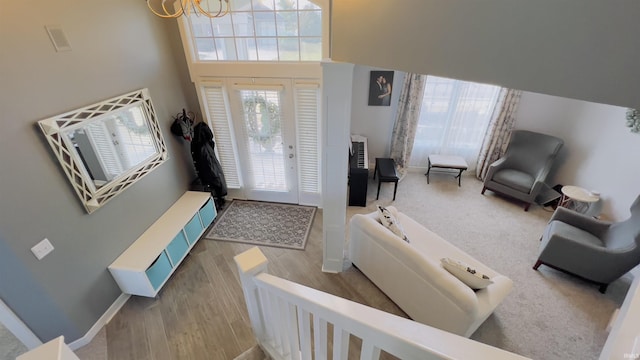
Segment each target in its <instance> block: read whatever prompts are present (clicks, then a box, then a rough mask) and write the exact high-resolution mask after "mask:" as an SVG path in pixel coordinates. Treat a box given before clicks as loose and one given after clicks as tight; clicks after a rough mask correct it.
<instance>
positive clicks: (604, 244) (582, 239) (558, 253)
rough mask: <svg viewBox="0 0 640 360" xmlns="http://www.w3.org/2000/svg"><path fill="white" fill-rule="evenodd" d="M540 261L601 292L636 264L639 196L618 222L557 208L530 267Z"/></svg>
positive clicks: (638, 255) (639, 234) (639, 249)
mask: <svg viewBox="0 0 640 360" xmlns="http://www.w3.org/2000/svg"><path fill="white" fill-rule="evenodd" d="M543 264H544V265H547V266H549V267H552V268H555V269H558V270H562V271H565V272H568V273H571V274H574V275H577V276H580V277H582V278H584V279H587V280H591V281H594V282H596V283H598V284H600V292H601V293H604V292H605V291H606V290H607V286H608V285H609V283H611V282H612V281H614V280H616V279H617V278H619V277H620V276H622V275H624V274H625V273H626V272H628V271H629V270H631V269H633V268H634V267H635V266H636V265H638V264H640V196H638V198H636V200H635V201H634V202H633V204H632V205H631V217H629V218H628V219H627V220H625V221H622V222H618V223H610V222H605V221H600V220H596V219H594V218H592V217H590V216H588V215H584V214H580V213H577V212H575V211H572V210H568V209H566V208H563V207H559V208H557V209H556V211H555V212H554V213H553V215H552V216H551V219H550V220H549V223H548V224H547V227H546V229H545V231H544V234H543V235H542V243H541V244H540V255H539V256H538V261H537V262H536V264H535V265H534V266H533V269H534V270H537V269H538V267H540V265H543Z"/></svg>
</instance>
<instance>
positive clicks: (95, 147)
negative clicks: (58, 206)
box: [38, 89, 168, 213]
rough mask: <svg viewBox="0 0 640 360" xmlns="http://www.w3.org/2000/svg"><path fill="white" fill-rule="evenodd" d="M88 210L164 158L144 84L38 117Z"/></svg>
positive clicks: (156, 125) (118, 191)
mask: <svg viewBox="0 0 640 360" xmlns="http://www.w3.org/2000/svg"><path fill="white" fill-rule="evenodd" d="M38 125H39V126H40V129H41V130H42V132H43V133H44V135H45V136H46V138H47V141H48V142H49V145H50V146H51V149H52V150H53V152H54V154H55V155H56V157H57V158H58V161H59V162H60V165H61V166H62V169H63V170H64V172H65V174H66V175H67V178H68V179H69V181H70V182H71V185H72V186H73V188H74V189H75V191H76V194H77V195H78V197H79V198H80V201H81V202H82V204H83V205H84V207H85V209H86V210H87V212H88V213H92V212H94V211H95V210H97V209H99V208H100V207H101V206H102V205H104V204H105V203H106V202H107V201H109V200H110V199H112V198H113V197H115V196H116V195H118V194H120V193H121V192H123V191H124V190H126V189H127V188H128V187H129V186H131V185H133V184H134V183H135V182H136V181H138V180H140V179H141V178H142V177H143V176H144V175H146V174H148V173H149V172H151V171H152V170H153V169H155V168H156V167H158V166H159V165H160V164H162V163H163V162H165V161H166V160H167V158H168V156H167V147H166V144H165V142H164V138H163V137H162V132H161V131H160V127H159V125H158V120H157V118H156V113H155V110H154V108H153V104H152V103H151V97H150V96H149V90H148V89H141V90H137V91H134V92H131V93H128V94H124V95H121V96H117V97H114V98H112V99H108V100H104V101H101V102H99V103H96V104H92V105H89V106H85V107H83V108H80V109H77V110H73V111H70V112H67V113H64V114H60V115H57V116H54V117H51V118H48V119H44V120H40V121H38Z"/></svg>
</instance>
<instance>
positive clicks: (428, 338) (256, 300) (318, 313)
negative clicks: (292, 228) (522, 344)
mask: <svg viewBox="0 0 640 360" xmlns="http://www.w3.org/2000/svg"><path fill="white" fill-rule="evenodd" d="M234 259H235V261H236V264H237V266H238V270H239V272H240V280H241V282H242V288H243V291H244V295H245V300H246V303H247V308H248V311H249V316H250V318H251V326H252V329H253V331H254V335H255V336H256V339H257V341H258V344H259V345H260V346H261V347H262V348H263V350H264V351H265V352H266V353H267V354H269V356H271V358H273V359H275V360H285V359H287V360H288V359H305V360H306V359H309V360H310V359H311V358H312V357H311V353H312V352H313V353H314V354H315V356H314V359H316V360H321V359H327V352H328V344H327V337H328V336H327V324H328V323H331V324H332V325H333V328H334V331H333V333H334V334H333V335H334V336H333V339H332V340H333V359H336V360H338V359H340V360H342V359H347V358H348V350H349V336H350V335H351V334H353V335H354V336H357V337H359V338H360V339H362V348H361V354H360V359H362V360H376V359H379V357H380V353H381V350H384V351H385V352H387V353H389V354H392V355H394V356H396V357H398V358H400V359H420V360H430V359H434V360H440V359H461V360H462V359H465V360H466V359H492V360H523V359H527V358H525V357H522V356H520V355H517V354H513V353H510V352H507V351H504V350H501V349H498V348H495V347H491V346H489V345H485V344H482V343H479V342H476V341H473V340H470V339H467V338H465V337H462V336H458V335H455V334H452V333H448V332H445V331H442V330H439V329H436V328H433V327H430V326H427V325H424V324H420V323H417V322H415V321H412V320H409V319H405V318H402V317H399V316H396V315H393V314H390V313H386V312H384V311H380V310H377V309H374V308H371V307H368V306H364V305H362V304H358V303H355V302H352V301H349V300H346V299H343V298H340V297H337V296H334V295H331V294H327V293H324V292H322V291H318V290H315V289H311V288H308V287H306V286H302V285H299V284H296V283H294V282H291V281H288V280H284V279H281V278H278V277H276V276H273V275H270V274H267V273H266V271H267V259H266V257H265V256H264V254H262V252H261V251H260V250H259V249H258V248H257V247H254V248H251V249H250V250H247V251H246V252H244V253H242V254H239V255H237V256H236V257H235V258H234ZM425 306H428V305H426V304H425ZM310 315H312V316H313V322H312V324H313V329H314V331H313V336H314V342H313V349H312V344H311V339H310V338H311V330H310V327H311V321H310V320H309V318H310Z"/></svg>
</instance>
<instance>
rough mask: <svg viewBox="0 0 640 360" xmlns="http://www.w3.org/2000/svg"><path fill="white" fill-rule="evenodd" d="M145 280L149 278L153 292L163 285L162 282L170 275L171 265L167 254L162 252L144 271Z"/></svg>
mask: <svg viewBox="0 0 640 360" xmlns="http://www.w3.org/2000/svg"><path fill="white" fill-rule="evenodd" d="M146 273H147V278H149V282H151V286H153V289H154V290H158V288H160V285H162V283H164V281H165V280H166V279H167V278H168V277H169V274H170V273H171V263H170V262H169V258H168V257H167V254H166V253H165V252H164V251H163V252H162V253H161V254H160V256H158V258H157V259H156V261H154V262H153V264H151V266H149V268H148V269H147V271H146Z"/></svg>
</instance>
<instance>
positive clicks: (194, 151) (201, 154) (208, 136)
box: [191, 122, 227, 198]
mask: <svg viewBox="0 0 640 360" xmlns="http://www.w3.org/2000/svg"><path fill="white" fill-rule="evenodd" d="M214 147H215V142H214V141H213V133H212V132H211V129H210V128H209V126H208V125H207V124H206V123H204V122H199V123H198V124H196V126H195V127H194V129H193V140H192V141H191V157H192V158H193V164H194V165H195V167H196V172H197V173H198V177H199V178H200V181H201V182H202V184H203V185H207V186H209V187H210V188H211V192H212V194H213V196H215V197H217V198H222V197H225V196H226V195H227V182H226V181H225V179H224V172H223V171H222V166H221V165H220V162H218V158H217V157H216V153H215V151H214Z"/></svg>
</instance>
